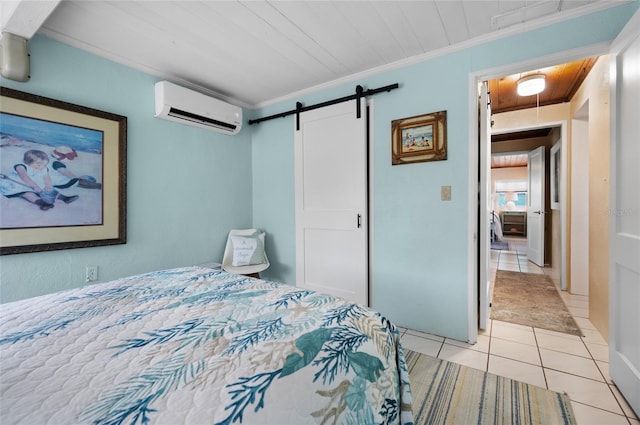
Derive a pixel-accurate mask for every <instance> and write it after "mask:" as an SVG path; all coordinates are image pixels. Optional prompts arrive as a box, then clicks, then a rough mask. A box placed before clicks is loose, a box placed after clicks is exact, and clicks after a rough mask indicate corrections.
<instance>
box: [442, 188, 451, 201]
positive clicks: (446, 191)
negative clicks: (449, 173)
mask: <svg viewBox="0 0 640 425" xmlns="http://www.w3.org/2000/svg"><path fill="white" fill-rule="evenodd" d="M440 199H441V200H443V201H450V200H451V186H442V187H441V188H440Z"/></svg>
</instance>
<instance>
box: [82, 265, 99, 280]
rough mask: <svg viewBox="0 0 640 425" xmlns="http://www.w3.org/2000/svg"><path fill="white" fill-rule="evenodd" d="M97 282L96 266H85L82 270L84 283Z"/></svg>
mask: <svg viewBox="0 0 640 425" xmlns="http://www.w3.org/2000/svg"><path fill="white" fill-rule="evenodd" d="M96 280H98V266H87V267H85V269H84V281H85V282H95V281H96Z"/></svg>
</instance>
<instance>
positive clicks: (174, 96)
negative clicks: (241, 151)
mask: <svg viewBox="0 0 640 425" xmlns="http://www.w3.org/2000/svg"><path fill="white" fill-rule="evenodd" d="M155 92H156V113H155V116H156V117H157V118H162V119H165V120H169V121H175V122H178V123H181V124H185V125H191V126H194V127H201V128H206V129H209V130H213V131H217V132H219V133H223V134H237V133H238V132H239V131H240V128H242V108H240V107H238V106H235V105H231V104H230V103H226V102H223V101H222V100H219V99H216V98H213V97H210V96H207V95H204V94H202V93H198V92H197V91H193V90H190V89H186V88H184V87H180V86H178V85H175V84H173V83H170V82H168V81H159V82H157V83H156V85H155Z"/></svg>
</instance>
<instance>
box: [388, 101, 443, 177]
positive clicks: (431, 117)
mask: <svg viewBox="0 0 640 425" xmlns="http://www.w3.org/2000/svg"><path fill="white" fill-rule="evenodd" d="M445 159H447V111H439V112H434V113H431V114H425V115H418V116H415V117H409V118H402V119H399V120H393V121H391V164H392V165H399V164H411V163H414V162H428V161H442V160H445Z"/></svg>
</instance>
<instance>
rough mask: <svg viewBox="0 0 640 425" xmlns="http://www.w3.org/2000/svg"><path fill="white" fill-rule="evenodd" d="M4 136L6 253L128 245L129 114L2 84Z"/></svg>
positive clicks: (1, 234) (2, 246) (0, 234)
mask: <svg viewBox="0 0 640 425" xmlns="http://www.w3.org/2000/svg"><path fill="white" fill-rule="evenodd" d="M0 137H1V139H0V154H1V155H0V192H1V194H0V203H1V206H2V210H3V211H2V213H0V255H9V254H21V253H30V252H40V251H53V250H61V249H73V248H87V247H95V246H105V245H117V244H125V243H126V205H127V196H126V189H127V185H126V182H127V178H126V177H127V176H126V172H127V117H125V116H122V115H117V114H113V113H109V112H105V111H100V110H97V109H92V108H88V107H84V106H80V105H76V104H72V103H67V102H63V101H59V100H55V99H51V98H47V97H42V96H38V95H34V94H30V93H25V92H22V91H18V90H14V89H10V88H7V87H0ZM34 152H35V154H36V155H40V157H41V158H42V162H43V163H44V164H45V165H44V166H43V167H45V169H44V171H41V173H45V174H46V177H42V174H37V171H33V173H35V177H33V182H35V181H37V179H38V178H41V179H43V180H40V181H43V182H45V183H39V184H38V185H35V187H38V188H39V187H40V186H39V185H44V184H47V185H51V184H52V183H51V182H52V181H53V187H52V190H49V191H45V190H44V189H42V190H41V191H37V190H35V189H34V185H30V184H25V179H24V177H23V175H22V174H18V171H22V172H25V171H24V170H27V169H29V168H30V166H29V165H28V164H31V161H34V159H32V158H31V156H33V155H34ZM29 155H31V156H29ZM34 169H35V166H34ZM87 170H89V171H88V172H87ZM63 172H64V176H62V174H63ZM73 172H75V173H77V175H76V174H70V175H71V177H67V173H73ZM83 172H84V173H86V174H82V173H83ZM38 176H40V177H38ZM21 177H22V179H21ZM56 178H58V180H56ZM44 179H48V180H44ZM60 179H66V180H65V181H66V183H60V184H56V182H59V181H61V180H60ZM27 183H29V181H27ZM30 186H31V187H30ZM49 193H53V197H52V198H51V197H50V196H46V195H48V194H49ZM54 207H55V208H54Z"/></svg>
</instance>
